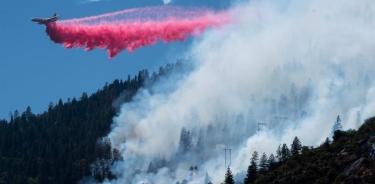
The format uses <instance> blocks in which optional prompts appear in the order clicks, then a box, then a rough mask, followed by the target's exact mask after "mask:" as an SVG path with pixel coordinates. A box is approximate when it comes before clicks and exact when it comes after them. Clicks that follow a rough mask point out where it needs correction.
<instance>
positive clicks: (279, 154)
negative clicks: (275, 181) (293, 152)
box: [276, 145, 282, 161]
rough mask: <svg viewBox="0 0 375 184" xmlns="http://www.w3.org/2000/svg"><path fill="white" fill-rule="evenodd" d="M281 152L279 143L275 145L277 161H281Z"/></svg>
mask: <svg viewBox="0 0 375 184" xmlns="http://www.w3.org/2000/svg"><path fill="white" fill-rule="evenodd" d="M281 155H282V154H281V145H279V146H278V147H277V150H276V158H277V160H278V161H281V159H282V158H281V157H282V156H281Z"/></svg>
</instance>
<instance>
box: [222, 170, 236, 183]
mask: <svg viewBox="0 0 375 184" xmlns="http://www.w3.org/2000/svg"><path fill="white" fill-rule="evenodd" d="M224 183H225V184H234V179H233V174H232V171H230V168H229V167H228V169H227V173H226V174H225V181H224Z"/></svg>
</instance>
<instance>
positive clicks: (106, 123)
mask: <svg viewBox="0 0 375 184" xmlns="http://www.w3.org/2000/svg"><path fill="white" fill-rule="evenodd" d="M177 65H178V64H176V65H167V66H166V67H161V68H160V70H159V72H158V73H153V74H152V76H149V74H148V71H147V70H142V71H140V72H139V74H138V75H136V76H135V77H133V78H130V76H129V77H128V79H127V80H125V81H122V80H115V81H114V82H112V83H111V84H109V85H107V84H106V85H105V86H104V87H103V88H102V89H100V90H98V91H97V92H96V93H94V94H92V95H90V96H88V95H87V94H86V93H83V94H82V96H81V97H80V98H79V99H75V98H73V99H69V100H68V101H67V102H63V101H62V100H59V101H58V102H57V103H56V104H55V105H54V104H51V105H50V106H49V108H48V111H46V112H44V113H42V114H38V115H35V114H33V113H32V111H31V108H30V107H28V108H27V109H26V111H25V112H23V113H19V112H17V111H15V112H14V113H13V114H12V116H11V119H10V121H9V122H8V121H5V120H0V183H12V184H15V183H77V182H78V181H79V180H81V179H82V178H83V177H85V176H91V175H94V176H95V177H96V179H99V180H102V179H103V177H111V176H110V174H108V173H103V171H101V170H100V169H99V171H98V169H97V168H95V167H96V166H95V165H94V163H95V164H96V163H97V162H96V161H97V160H100V159H109V158H110V157H113V156H114V153H115V152H116V150H112V149H111V147H110V145H108V144H109V142H108V141H107V140H105V139H104V140H103V139H102V137H103V136H106V135H107V134H108V132H109V131H110V127H111V123H112V118H113V117H114V115H115V114H116V112H117V110H118V108H119V107H120V105H121V104H122V103H125V102H129V101H131V99H132V98H133V96H134V95H135V94H136V92H137V91H138V90H139V89H140V88H141V87H143V86H144V85H145V84H146V83H147V84H149V83H152V82H154V81H157V80H158V79H159V78H161V76H165V75H167V74H168V73H170V72H171V71H172V70H173V69H174V68H175V66H177ZM103 143H104V144H103ZM108 148H109V149H108ZM99 163H100V162H99ZM94 166H95V167H94ZM99 166H101V165H99ZM95 169H96V170H95ZM93 170H94V171H93ZM93 172H94V173H93ZM95 172H97V173H95Z"/></svg>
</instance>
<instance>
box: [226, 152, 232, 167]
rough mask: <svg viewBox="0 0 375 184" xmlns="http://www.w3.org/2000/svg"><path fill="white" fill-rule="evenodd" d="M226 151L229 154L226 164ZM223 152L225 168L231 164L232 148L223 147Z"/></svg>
mask: <svg viewBox="0 0 375 184" xmlns="http://www.w3.org/2000/svg"><path fill="white" fill-rule="evenodd" d="M227 152H228V156H229V160H228V161H229V163H228V165H227ZM224 154H225V169H226V168H229V167H230V165H231V164H232V149H230V148H225V149H224Z"/></svg>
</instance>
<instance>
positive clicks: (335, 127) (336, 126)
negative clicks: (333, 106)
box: [332, 115, 342, 135]
mask: <svg viewBox="0 0 375 184" xmlns="http://www.w3.org/2000/svg"><path fill="white" fill-rule="evenodd" d="M338 130H342V124H341V118H340V115H337V118H336V121H335V123H334V124H333V127H332V135H334V134H335V132H336V131H338Z"/></svg>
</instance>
